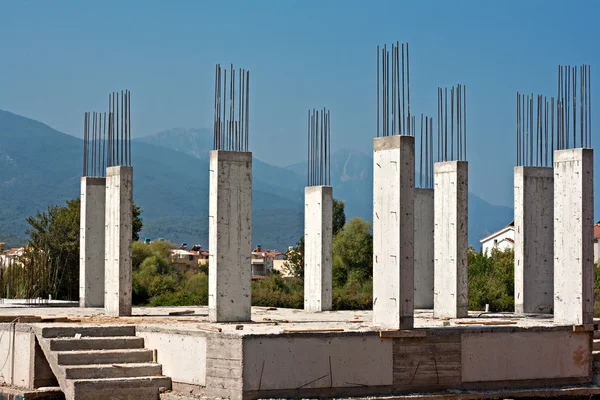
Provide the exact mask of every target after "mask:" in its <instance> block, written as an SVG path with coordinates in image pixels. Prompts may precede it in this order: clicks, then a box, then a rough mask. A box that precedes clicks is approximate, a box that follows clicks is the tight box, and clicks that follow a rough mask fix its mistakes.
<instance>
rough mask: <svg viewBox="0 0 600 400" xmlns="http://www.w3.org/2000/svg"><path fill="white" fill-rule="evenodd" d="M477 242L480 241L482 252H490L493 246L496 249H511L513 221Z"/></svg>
mask: <svg viewBox="0 0 600 400" xmlns="http://www.w3.org/2000/svg"><path fill="white" fill-rule="evenodd" d="M479 242H480V243H481V253H482V254H486V253H487V254H490V253H491V252H492V249H493V248H497V249H498V250H506V249H513V248H514V246H515V227H514V221H513V222H511V223H510V224H508V225H507V226H505V227H504V228H502V229H500V230H499V231H496V232H494V233H492V234H490V235H487V236H486V237H484V238H483V239H481V240H480V241H479Z"/></svg>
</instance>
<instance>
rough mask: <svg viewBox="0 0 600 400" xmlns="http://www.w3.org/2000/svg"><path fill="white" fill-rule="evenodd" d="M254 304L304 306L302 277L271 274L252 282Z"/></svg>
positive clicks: (287, 306) (288, 306)
mask: <svg viewBox="0 0 600 400" xmlns="http://www.w3.org/2000/svg"><path fill="white" fill-rule="evenodd" d="M252 305H253V306H266V307H285V308H303V307H304V283H303V281H302V279H300V278H282V277H281V275H279V274H270V275H268V276H267V277H266V278H265V279H261V280H257V281H254V282H252Z"/></svg>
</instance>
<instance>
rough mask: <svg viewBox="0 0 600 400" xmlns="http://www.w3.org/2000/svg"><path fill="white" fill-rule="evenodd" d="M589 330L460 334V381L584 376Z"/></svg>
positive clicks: (587, 372) (585, 374) (585, 372)
mask: <svg viewBox="0 0 600 400" xmlns="http://www.w3.org/2000/svg"><path fill="white" fill-rule="evenodd" d="M590 343H591V341H590V333H589V332H569V331H557V332H535V331H534V332H498V333H491V332H486V333H469V334H463V335H462V336H461V348H462V355H461V364H462V381H463V382H489V381H508V380H516V381H517V380H528V379H559V378H572V377H587V376H588V375H589V372H590V363H591V349H590Z"/></svg>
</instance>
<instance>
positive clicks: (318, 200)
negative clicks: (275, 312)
mask: <svg viewBox="0 0 600 400" xmlns="http://www.w3.org/2000/svg"><path fill="white" fill-rule="evenodd" d="M332 212H333V188H332V187H331V186H308V187H306V188H305V190H304V309H305V310H306V311H327V310H331V263H332V255H331V249H332V248H331V246H332V241H333V237H332V234H333V225H332V224H333V220H332V218H333V214H332Z"/></svg>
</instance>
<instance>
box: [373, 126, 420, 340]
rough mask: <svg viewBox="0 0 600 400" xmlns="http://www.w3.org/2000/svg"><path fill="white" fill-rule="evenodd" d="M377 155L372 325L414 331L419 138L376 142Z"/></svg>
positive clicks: (374, 162)
mask: <svg viewBox="0 0 600 400" xmlns="http://www.w3.org/2000/svg"><path fill="white" fill-rule="evenodd" d="M373 150H374V152H373V324H374V325H376V326H380V327H385V328H401V329H409V328H412V327H413V324H414V321H413V309H414V302H413V300H414V235H415V232H414V201H415V198H414V179H415V141H414V137H412V136H388V137H381V138H376V139H374V141H373Z"/></svg>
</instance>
